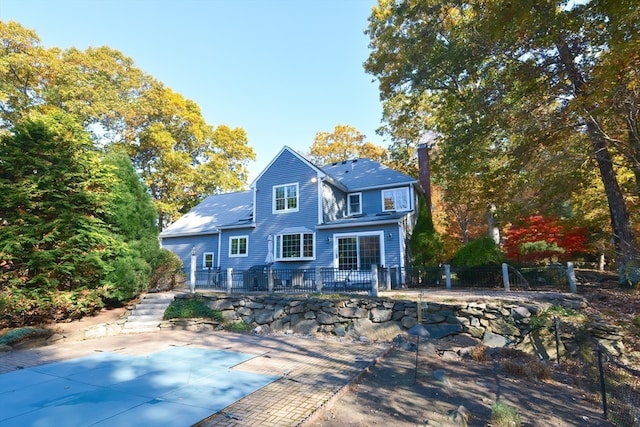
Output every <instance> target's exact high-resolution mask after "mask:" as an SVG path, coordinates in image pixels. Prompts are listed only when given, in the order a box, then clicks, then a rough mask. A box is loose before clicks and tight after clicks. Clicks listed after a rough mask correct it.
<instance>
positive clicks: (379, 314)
mask: <svg viewBox="0 0 640 427" xmlns="http://www.w3.org/2000/svg"><path fill="white" fill-rule="evenodd" d="M392 314H393V311H392V310H387V309H384V310H383V309H378V308H374V309H373V310H371V321H372V322H374V323H382V322H386V321H388V320H391V315H392Z"/></svg>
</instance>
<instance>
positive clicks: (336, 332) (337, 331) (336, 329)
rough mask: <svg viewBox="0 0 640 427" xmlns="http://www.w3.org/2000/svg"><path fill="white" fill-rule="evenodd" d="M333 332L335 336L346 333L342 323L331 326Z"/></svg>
mask: <svg viewBox="0 0 640 427" xmlns="http://www.w3.org/2000/svg"><path fill="white" fill-rule="evenodd" d="M333 334H334V335H335V336H337V337H344V336H345V335H346V334H347V330H346V329H345V327H344V325H343V324H341V323H338V324H336V325H334V326H333Z"/></svg>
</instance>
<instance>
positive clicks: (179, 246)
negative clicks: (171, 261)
mask: <svg viewBox="0 0 640 427" xmlns="http://www.w3.org/2000/svg"><path fill="white" fill-rule="evenodd" d="M162 247H163V248H164V249H168V250H170V251H171V252H173V253H175V254H176V255H178V257H179V258H180V259H181V260H182V265H183V267H184V271H185V272H189V271H190V269H191V251H192V250H193V249H195V251H196V263H197V264H196V265H197V269H198V270H200V269H202V268H203V267H202V254H203V253H205V252H213V265H214V266H218V262H219V260H220V258H219V257H220V254H219V253H218V235H217V234H209V235H204V236H187V237H165V238H163V239H162Z"/></svg>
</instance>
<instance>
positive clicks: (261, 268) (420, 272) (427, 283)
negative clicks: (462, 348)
mask: <svg viewBox="0 0 640 427" xmlns="http://www.w3.org/2000/svg"><path fill="white" fill-rule="evenodd" d="M188 282H189V283H190V282H191V280H190V278H188ZM569 282H570V278H569V274H568V271H567V267H566V266H563V265H560V264H555V265H550V266H542V267H524V268H516V267H514V266H510V265H506V264H503V265H495V266H484V267H454V266H447V265H443V266H439V267H432V268H413V267H402V268H400V267H390V268H385V267H380V268H375V269H366V270H349V271H345V270H339V269H335V268H316V269H283V268H278V267H273V266H267V265H257V266H254V267H252V268H250V269H248V270H231V269H221V268H210V269H206V270H198V271H196V272H195V289H208V290H218V291H224V292H231V293H237V292H276V293H316V292H355V293H368V292H370V291H371V290H372V289H373V287H374V286H375V284H374V283H377V289H378V290H393V289H403V288H423V289H429V288H441V289H469V290H471V289H488V290H489V289H493V290H505V289H506V290H551V289H552V290H559V291H569V290H570V287H569Z"/></svg>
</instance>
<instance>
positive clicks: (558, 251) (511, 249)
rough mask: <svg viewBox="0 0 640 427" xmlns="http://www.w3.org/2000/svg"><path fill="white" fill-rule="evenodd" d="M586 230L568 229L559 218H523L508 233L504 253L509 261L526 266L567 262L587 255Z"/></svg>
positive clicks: (540, 216) (538, 216)
mask: <svg viewBox="0 0 640 427" xmlns="http://www.w3.org/2000/svg"><path fill="white" fill-rule="evenodd" d="M586 242H587V229H586V228H584V227H577V228H576V227H569V226H567V225H565V224H563V223H562V222H561V221H560V220H558V219H556V218H550V217H544V216H542V215H533V216H529V217H526V218H522V219H521V220H520V222H519V223H518V224H514V225H512V226H510V227H509V228H508V229H507V231H506V233H505V243H504V245H503V249H504V251H505V253H506V257H507V259H509V260H512V261H516V262H520V263H525V264H530V263H533V264H541V263H547V262H554V261H568V260H570V259H572V258H573V257H574V256H575V255H576V254H577V253H582V252H586Z"/></svg>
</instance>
